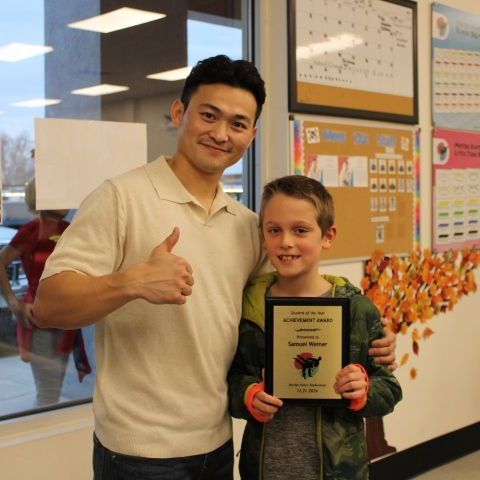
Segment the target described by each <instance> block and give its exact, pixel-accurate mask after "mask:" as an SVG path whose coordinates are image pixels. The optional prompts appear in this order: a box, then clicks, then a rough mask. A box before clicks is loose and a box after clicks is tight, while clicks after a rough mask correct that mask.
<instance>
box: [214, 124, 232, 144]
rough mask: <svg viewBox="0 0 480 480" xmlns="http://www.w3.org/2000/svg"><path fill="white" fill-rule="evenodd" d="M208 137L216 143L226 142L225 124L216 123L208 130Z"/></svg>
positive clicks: (226, 129)
mask: <svg viewBox="0 0 480 480" xmlns="http://www.w3.org/2000/svg"><path fill="white" fill-rule="evenodd" d="M210 137H211V138H213V140H215V142H217V143H224V142H226V141H227V140H228V126H227V124H226V123H225V122H216V123H215V124H214V125H213V126H212V129H211V130H210Z"/></svg>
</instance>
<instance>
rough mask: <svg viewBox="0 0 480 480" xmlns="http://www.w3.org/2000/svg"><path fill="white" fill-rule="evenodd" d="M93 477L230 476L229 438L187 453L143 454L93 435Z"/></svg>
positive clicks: (192, 479)
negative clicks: (209, 449) (210, 447)
mask: <svg viewBox="0 0 480 480" xmlns="http://www.w3.org/2000/svg"><path fill="white" fill-rule="evenodd" d="M93 475H94V477H93V478H94V480H232V479H233V442H232V440H229V441H228V442H227V443H225V444H224V445H222V446H221V447H219V448H217V449H216V450H214V451H213V452H210V453H204V454H201V455H192V456H190V457H178V458H143V457H133V456H130V455H122V454H119V453H115V452H111V451H110V450H108V449H107V448H105V447H104V446H103V445H102V444H101V443H100V441H99V440H98V438H97V437H96V436H95V435H94V437H93Z"/></svg>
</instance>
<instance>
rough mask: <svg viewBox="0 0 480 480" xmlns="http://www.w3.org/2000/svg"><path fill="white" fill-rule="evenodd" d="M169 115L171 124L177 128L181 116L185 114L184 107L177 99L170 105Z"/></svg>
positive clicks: (181, 118)
mask: <svg viewBox="0 0 480 480" xmlns="http://www.w3.org/2000/svg"><path fill="white" fill-rule="evenodd" d="M170 114H171V117H172V123H173V124H174V125H175V126H176V127H177V128H179V127H180V125H181V123H182V120H183V115H184V114H185V106H184V105H183V103H182V101H181V100H180V99H179V98H177V99H175V100H174V102H173V103H172V107H171V109H170Z"/></svg>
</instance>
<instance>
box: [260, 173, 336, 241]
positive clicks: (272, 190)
mask: <svg viewBox="0 0 480 480" xmlns="http://www.w3.org/2000/svg"><path fill="white" fill-rule="evenodd" d="M279 193H281V194H283V195H286V196H287V197H293V198H298V199H300V200H306V201H307V202H310V203H311V204H312V205H313V206H314V207H315V209H316V210H317V223H318V226H319V227H320V229H321V230H322V234H325V233H326V232H327V231H328V229H329V228H330V227H332V226H333V224H334V222H335V212H334V208H333V198H332V196H331V195H330V193H329V192H328V190H327V189H326V188H325V187H324V186H323V185H322V184H321V183H320V182H319V181H317V180H314V179H313V178H309V177H305V176H304V175H287V176H285V177H281V178H277V179H276V180H272V181H271V182H269V183H267V184H266V185H265V187H263V195H262V204H261V207H260V230H262V226H263V217H264V212H265V207H266V205H267V203H268V202H269V201H270V200H271V199H272V198H273V197H274V196H275V195H277V194H279ZM262 232H263V230H262ZM262 235H263V233H262Z"/></svg>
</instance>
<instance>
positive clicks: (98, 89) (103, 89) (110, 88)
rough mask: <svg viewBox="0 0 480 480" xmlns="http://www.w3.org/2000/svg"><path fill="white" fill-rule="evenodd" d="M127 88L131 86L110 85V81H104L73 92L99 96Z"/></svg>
mask: <svg viewBox="0 0 480 480" xmlns="http://www.w3.org/2000/svg"><path fill="white" fill-rule="evenodd" d="M125 90H130V88H129V87H125V86H123V85H110V84H108V83H102V84H101V85H92V86H91V87H85V88H78V89H77V90H72V93H73V94H74V95H88V96H90V97H97V96H99V95H109V94H111V93H117V92H124V91H125Z"/></svg>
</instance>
